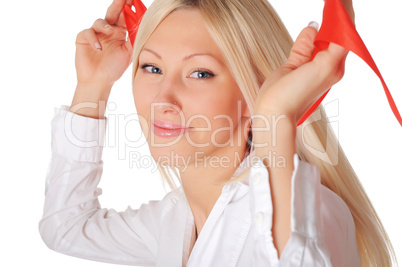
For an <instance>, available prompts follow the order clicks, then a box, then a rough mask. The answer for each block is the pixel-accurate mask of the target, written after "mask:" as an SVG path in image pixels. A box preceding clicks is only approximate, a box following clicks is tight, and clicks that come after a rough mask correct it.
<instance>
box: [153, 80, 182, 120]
mask: <svg viewBox="0 0 402 267" xmlns="http://www.w3.org/2000/svg"><path fill="white" fill-rule="evenodd" d="M156 86H157V87H158V90H157V93H156V95H155V97H154V98H153V100H152V105H153V106H154V107H153V108H154V109H155V111H157V112H159V113H160V114H167V113H172V114H175V113H179V112H180V111H181V104H180V100H179V98H180V96H179V93H180V91H181V90H180V88H181V84H180V82H179V81H178V79H177V78H176V79H175V78H174V77H172V76H171V77H167V76H165V77H164V79H162V80H161V82H160V83H159V84H158V85H156Z"/></svg>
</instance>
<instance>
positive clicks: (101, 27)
mask: <svg viewBox="0 0 402 267" xmlns="http://www.w3.org/2000/svg"><path fill="white" fill-rule="evenodd" d="M92 29H94V30H95V32H101V33H104V34H106V35H109V34H111V33H113V26H111V25H110V24H109V23H107V21H106V20H104V19H97V20H96V21H95V22H94V24H93V25H92Z"/></svg>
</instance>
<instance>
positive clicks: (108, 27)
mask: <svg viewBox="0 0 402 267" xmlns="http://www.w3.org/2000/svg"><path fill="white" fill-rule="evenodd" d="M105 28H106V29H113V27H112V26H110V25H109V24H107V25H105Z"/></svg>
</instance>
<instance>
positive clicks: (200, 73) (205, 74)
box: [190, 69, 215, 79]
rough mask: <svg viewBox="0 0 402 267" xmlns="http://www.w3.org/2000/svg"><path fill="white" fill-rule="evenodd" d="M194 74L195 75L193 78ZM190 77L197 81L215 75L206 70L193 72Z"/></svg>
mask: <svg viewBox="0 0 402 267" xmlns="http://www.w3.org/2000/svg"><path fill="white" fill-rule="evenodd" d="M194 74H196V75H195V77H194ZM190 77H191V78H197V79H209V78H213V77H215V75H214V74H213V73H211V72H209V71H207V70H201V69H197V70H196V71H194V72H193V74H191V75H190Z"/></svg>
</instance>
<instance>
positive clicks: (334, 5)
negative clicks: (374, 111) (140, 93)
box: [123, 0, 402, 126]
mask: <svg viewBox="0 0 402 267" xmlns="http://www.w3.org/2000/svg"><path fill="white" fill-rule="evenodd" d="M134 6H135V10H136V12H134V11H133V10H132V9H131V7H130V6H128V5H127V4H125V5H124V8H123V14H124V19H125V21H126V27H127V29H128V32H129V38H130V41H131V44H132V45H134V40H135V36H136V34H137V31H138V26H139V24H140V23H141V19H142V16H143V15H144V13H145V11H146V10H147V9H146V7H145V6H144V4H143V3H142V2H141V0H134ZM329 43H335V44H338V45H340V46H342V47H344V48H345V49H346V50H348V51H352V52H353V53H355V54H356V55H358V56H359V57H360V58H362V59H363V60H364V61H365V62H366V63H367V64H368V65H369V66H370V67H371V68H372V70H373V71H374V72H375V73H376V74H377V76H378V78H380V80H381V83H382V86H383V87H384V91H385V94H386V96H387V99H388V103H389V105H390V107H391V109H392V111H393V113H394V115H395V117H396V119H397V120H398V122H399V124H400V125H401V126H402V118H401V115H400V114H399V111H398V108H397V107H396V105H395V102H394V99H393V98H392V96H391V93H390V92H389V90H388V87H387V85H386V84H385V81H384V79H383V78H382V76H381V73H380V71H379V70H378V68H377V66H376V64H375V62H374V60H373V58H372V57H371V55H370V53H369V51H368V50H367V48H366V46H365V45H364V43H363V40H362V39H361V38H360V36H359V34H358V33H357V31H356V28H355V25H354V23H353V21H352V19H351V18H350V17H349V14H348V12H347V11H346V9H345V7H344V6H343V4H342V2H341V1H340V0H326V1H325V6H324V12H323V21H322V24H321V28H320V30H319V31H318V33H317V36H316V39H315V41H314V45H315V46H316V48H315V50H314V52H313V58H314V56H315V55H316V54H317V53H318V52H320V51H322V50H325V49H327V48H328V46H329ZM330 89H331V88H329V89H328V90H327V91H326V92H325V93H324V94H323V95H322V96H320V98H319V99H318V100H317V101H316V102H315V103H314V104H313V105H312V106H311V107H310V108H309V109H308V110H307V112H306V113H305V114H304V115H303V116H302V117H301V119H300V120H299V122H298V123H297V126H299V125H300V124H302V123H303V122H304V121H305V120H306V119H307V118H308V117H309V116H310V115H311V113H313V112H314V110H315V109H316V108H317V107H318V105H319V104H320V103H321V102H322V100H323V99H324V98H325V96H326V95H327V94H328V92H329V90H330Z"/></svg>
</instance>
